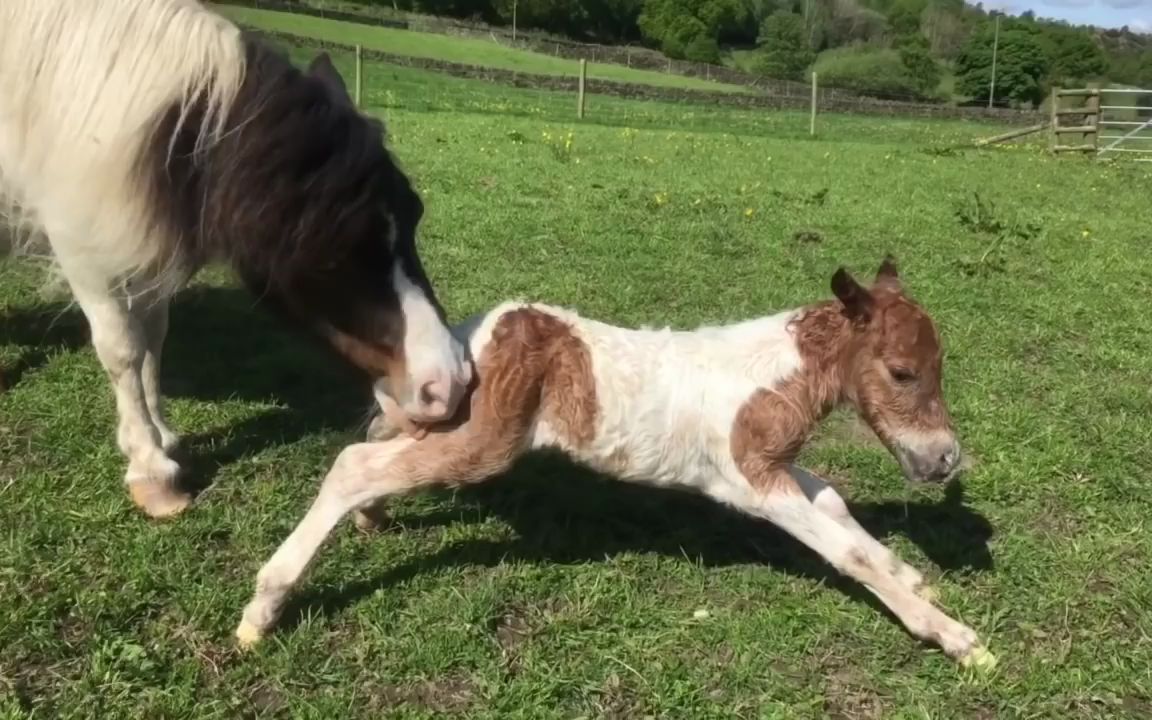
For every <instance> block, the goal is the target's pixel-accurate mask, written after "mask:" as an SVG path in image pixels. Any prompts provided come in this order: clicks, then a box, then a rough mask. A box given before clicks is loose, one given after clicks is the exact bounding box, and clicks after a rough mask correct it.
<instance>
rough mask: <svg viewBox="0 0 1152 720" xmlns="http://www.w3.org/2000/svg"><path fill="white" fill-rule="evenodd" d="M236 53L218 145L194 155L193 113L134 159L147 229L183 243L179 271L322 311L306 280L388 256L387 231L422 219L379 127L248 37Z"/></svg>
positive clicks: (163, 128) (196, 115)
mask: <svg viewBox="0 0 1152 720" xmlns="http://www.w3.org/2000/svg"><path fill="white" fill-rule="evenodd" d="M245 44H246V76H245V79H244V82H243V84H242V86H241V88H240V92H239V93H238V94H237V96H236V99H235V101H234V103H233V106H232V108H231V111H230V112H229V114H228V118H227V121H226V124H225V131H224V132H223V133H222V134H221V136H220V138H219V140H217V141H216V142H215V143H213V144H212V145H211V146H209V147H206V148H203V147H201V148H198V147H197V141H198V138H199V132H198V127H197V125H198V124H199V120H200V118H201V117H203V114H204V109H203V107H202V106H201V105H199V104H197V105H195V106H194V107H192V108H191V111H190V113H189V115H188V119H189V120H191V121H192V122H184V123H183V124H182V125H181V124H180V123H179V120H180V110H179V108H176V107H173V108H170V109H168V110H167V111H166V113H165V116H164V117H163V119H162V120H161V122H159V123H158V125H157V129H156V132H155V133H154V135H153V137H152V140H151V142H150V144H149V146H148V147H147V149H146V150H145V152H144V153H142V154H141V156H140V163H141V165H140V169H141V171H142V173H143V174H144V176H145V177H146V178H147V181H146V183H145V186H146V187H148V188H149V189H150V192H151V193H152V194H153V195H152V202H151V206H152V207H153V209H154V210H153V212H154V213H155V214H156V217H155V220H156V222H158V223H166V224H168V226H169V229H170V231H172V232H173V233H174V234H178V235H179V236H180V237H181V238H182V239H183V241H182V243H181V244H182V245H183V247H184V249H185V260H186V264H187V265H188V266H189V269H192V268H194V267H195V266H197V265H199V264H200V263H201V262H203V261H205V260H209V259H221V260H225V261H227V262H228V263H229V264H231V265H232V266H233V267H234V268H235V269H236V270H237V272H238V273H239V274H240V276H241V278H242V279H243V280H244V282H245V283H246V284H247V285H248V286H249V288H250V289H251V290H252V291H253V292H255V293H256V294H257V295H258V296H262V297H271V298H272V299H274V300H276V301H277V302H278V303H284V302H293V303H307V304H313V303H320V304H324V303H326V302H327V300H328V298H327V297H326V295H325V294H318V293H319V288H315V287H314V282H312V281H313V280H314V279H315V277H314V276H315V275H316V273H317V271H318V270H321V269H323V268H325V267H330V266H332V265H341V264H346V263H347V264H348V267H350V268H355V267H357V266H358V265H359V263H357V262H356V261H357V260H365V259H366V258H358V257H357V256H358V255H360V254H363V253H388V252H390V250H391V243H390V242H389V237H390V236H391V235H392V234H393V233H394V232H395V226H397V225H400V226H408V225H412V224H414V223H415V222H416V221H417V220H418V219H419V216H420V215H421V214H422V211H423V210H422V206H421V204H420V199H419V197H418V196H417V195H416V193H415V191H414V190H413V189H412V187H411V185H410V183H409V181H408V179H407V177H406V176H405V175H404V173H403V172H402V171H401V170H400V169H399V168H398V167H397V165H396V164H395V162H394V161H393V159H392V157H391V155H390V154H389V152H388V151H387V150H386V149H385V147H384V137H383V135H384V132H383V125H382V124H381V123H380V122H379V121H377V120H375V119H372V118H368V117H366V116H364V115H362V114H361V113H359V112H357V111H356V109H355V108H354V107H353V106H352V105H351V104H350V103H348V102H345V101H344V99H343V98H342V97H341V96H340V95H339V94H338V93H335V92H334V91H333V89H332V88H331V87H330V86H328V85H326V84H325V82H324V81H323V80H322V79H321V78H320V77H318V76H316V75H314V74H311V73H305V72H302V71H300V70H299V69H297V68H296V67H294V66H293V65H292V64H291V62H290V61H289V60H288V58H287V57H286V56H285V55H284V54H283V53H281V52H280V51H277V50H274V49H272V48H270V47H268V46H267V45H265V44H264V43H263V42H262V41H260V40H259V39H257V38H255V37H251V36H246V37H245ZM366 237H368V238H375V239H376V240H377V241H378V242H377V243H375V244H365V243H364V238H366ZM378 264H379V263H369V265H370V266H378ZM339 290H340V289H339V288H332V287H325V288H323V291H324V293H330V292H339ZM294 309H295V310H301V309H302V308H294ZM349 329H350V330H351V329H354V328H349Z"/></svg>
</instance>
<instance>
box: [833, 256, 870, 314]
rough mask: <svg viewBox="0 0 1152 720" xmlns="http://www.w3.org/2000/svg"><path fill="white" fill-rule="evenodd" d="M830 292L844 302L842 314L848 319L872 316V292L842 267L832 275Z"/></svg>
mask: <svg viewBox="0 0 1152 720" xmlns="http://www.w3.org/2000/svg"><path fill="white" fill-rule="evenodd" d="M832 292H833V293H835V295H836V298H837V299H838V300H839V301H840V302H841V303H843V304H844V314H845V315H846V316H848V318H849V319H850V320H862V321H867V320H868V319H869V318H870V317H872V303H873V302H874V301H873V299H872V293H870V292H868V289H867V288H866V287H864V286H863V285H861V284H860V283H858V282H856V278H854V277H852V276H851V275H849V274H848V271H847V270H845V269H844V268H840V269H839V270H837V271H836V272H835V274H833V275H832Z"/></svg>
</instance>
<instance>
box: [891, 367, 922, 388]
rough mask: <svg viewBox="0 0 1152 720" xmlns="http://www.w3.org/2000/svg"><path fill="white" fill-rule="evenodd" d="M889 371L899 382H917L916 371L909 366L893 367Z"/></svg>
mask: <svg viewBox="0 0 1152 720" xmlns="http://www.w3.org/2000/svg"><path fill="white" fill-rule="evenodd" d="M888 372H889V374H891V375H892V379H893V380H895V381H896V382H898V383H901V384H906V383H912V382H916V373H915V372H913V371H912V370H909V369H908V368H902V367H892V368H888Z"/></svg>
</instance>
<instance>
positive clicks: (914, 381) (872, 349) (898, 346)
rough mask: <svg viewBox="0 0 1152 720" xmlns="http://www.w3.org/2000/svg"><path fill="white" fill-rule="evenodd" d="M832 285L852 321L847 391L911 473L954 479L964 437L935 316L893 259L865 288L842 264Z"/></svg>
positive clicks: (918, 477) (913, 477)
mask: <svg viewBox="0 0 1152 720" xmlns="http://www.w3.org/2000/svg"><path fill="white" fill-rule="evenodd" d="M832 291H833V292H834V293H835V294H836V297H837V299H838V300H839V301H840V304H841V313H842V314H843V316H844V317H846V318H847V320H848V322H849V324H850V326H851V335H850V339H849V342H848V347H847V348H846V350H847V352H845V353H844V354H843V355H842V356H841V357H842V362H843V365H842V368H841V372H842V373H843V377H842V382H843V383H844V393H845V394H846V395H847V397H848V399H849V400H850V401H851V402H852V403H853V404H854V405H855V406H856V409H857V411H858V412H859V414H860V416H861V417H862V418H863V419H864V420H865V422H867V423H868V425H869V426H870V427H871V428H872V430H873V431H874V432H875V433H876V435H877V436H878V437H879V438H880V440H881V441H882V442H883V443H884V444H885V446H887V447H888V449H889V451H891V452H892V454H893V455H894V456H895V457H896V459H897V460H898V461H899V462H900V467H901V468H902V469H903V471H904V474H905V475H906V476H907V477H908V478H909V479H910V480H916V481H927V482H946V481H948V480H950V479H951V478H952V477H954V476H955V474H956V472H957V470H958V468H959V465H960V444H959V442H958V441H957V439H956V433H955V431H954V429H953V426H952V420H951V418H950V417H949V414H948V407H947V405H946V404H945V402H944V396H943V393H942V388H941V379H942V370H943V362H942V352H941V346H940V336H939V333H937V331H936V326H935V324H934V323H933V322H932V318H930V317H929V316H928V313H927V312H925V311H924V309H923V308H921V307H920V306H919V305H918V304H916V303H915V302H913V301H912V300H911V299H910V298H908V296H907V295H905V294H904V289H903V286H902V285H901V282H900V277H899V275H898V273H897V271H896V265H895V263H894V261H893V260H892V259H891V258H887V259H885V261H884V262H883V264H881V266H880V270H879V272H878V273H877V275H876V280H875V282H874V283H873V284H872V286H871V287H868V288H866V287H864V286H862V285H861V284H860V283H858V282H857V281H856V280H855V279H853V277H852V276H851V275H849V274H848V272H847V271H845V270H844V269H843V268H841V269H840V270H838V271H837V272H836V274H835V275H833V277H832Z"/></svg>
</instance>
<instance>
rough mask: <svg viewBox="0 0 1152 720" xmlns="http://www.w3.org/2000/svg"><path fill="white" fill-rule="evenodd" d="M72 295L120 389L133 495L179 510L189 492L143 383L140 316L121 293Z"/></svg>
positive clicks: (78, 289)
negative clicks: (166, 446)
mask: <svg viewBox="0 0 1152 720" xmlns="http://www.w3.org/2000/svg"><path fill="white" fill-rule="evenodd" d="M73 295H74V296H75V298H76V301H77V302H78V303H79V305H80V308H81V309H82V310H83V311H84V315H85V316H86V317H87V318H88V324H89V326H90V327H91V329H92V345H93V346H94V347H95V349H96V355H97V356H98V357H99V358H100V363H101V364H102V365H103V366H104V370H105V371H106V372H107V373H108V378H109V380H110V381H111V383H112V388H113V391H114V392H115V395H116V413H117V415H118V417H119V427H118V429H117V433H116V437H117V441H118V444H119V446H120V450H121V452H123V453H124V455H125V456H126V457H127V458H128V472H127V473H126V475H125V478H124V480H125V482H126V483H127V485H128V491H129V493H130V494H131V496H132V500H133V501H134V502H135V503H136V504H137V505H138V506H140V508H141V509H142V510H143V511H144V512H146V513H148V514H149V515H151V516H152V517H165V516H169V515H175V514H177V513H179V512H181V511H182V510H184V508H186V507H187V506H188V503H189V502H190V501H191V498H190V496H189V495H188V494H187V493H186V492H184V491H182V490H181V489H180V488H179V487H178V484H177V477H178V475H179V472H180V466H179V465H177V464H176V463H175V462H173V461H172V459H171V458H169V457H168V455H167V453H165V451H164V448H163V447H162V445H161V436H160V431H159V430H158V429H157V427H156V425H155V423H154V422H153V420H152V414H151V412H150V411H149V407H148V401H147V398H146V392H145V385H144V362H145V356H146V354H147V338H146V333H145V329H144V327H143V326H142V325H141V323H140V321H139V319H138V318H137V317H135V316H134V315H133V313H132V312H131V311H130V310H129V308H128V303H127V301H125V300H124V299H122V298H118V297H115V296H113V295H112V294H110V293H107V292H95V291H93V290H91V289H90V288H88V287H85V286H74V287H73Z"/></svg>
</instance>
